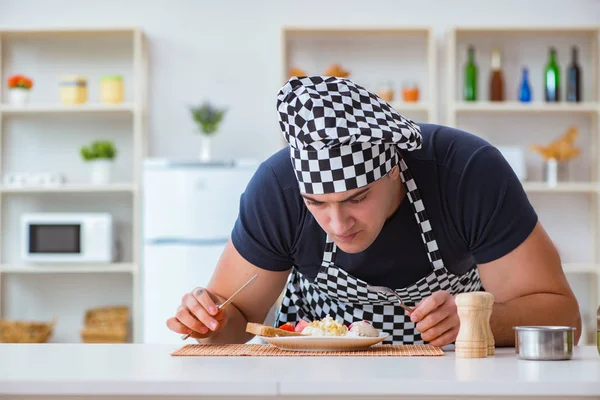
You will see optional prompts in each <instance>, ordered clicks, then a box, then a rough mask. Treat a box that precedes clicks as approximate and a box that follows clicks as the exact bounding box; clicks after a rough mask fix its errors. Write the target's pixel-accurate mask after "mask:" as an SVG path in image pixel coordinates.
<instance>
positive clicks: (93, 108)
mask: <svg viewBox="0 0 600 400" xmlns="http://www.w3.org/2000/svg"><path fill="white" fill-rule="evenodd" d="M134 110H135V106H134V104H133V103H124V104H114V105H112V104H101V103H99V104H93V103H92V104H90V103H87V104H78V105H63V104H28V105H25V106H12V105H9V104H1V105H0V112H1V113H2V114H4V115H22V114H65V113H128V114H131V113H133V112H134Z"/></svg>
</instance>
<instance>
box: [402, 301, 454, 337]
mask: <svg viewBox="0 0 600 400" xmlns="http://www.w3.org/2000/svg"><path fill="white" fill-rule="evenodd" d="M410 319H411V320H412V321H413V322H415V323H416V324H417V325H416V327H417V330H418V331H419V332H421V338H422V339H423V340H424V341H426V342H429V344H431V345H432V346H438V347H441V346H445V345H447V344H450V343H452V342H454V341H455V340H456V337H457V336H458V329H459V327H460V319H459V318H458V312H457V308H456V303H455V302H454V296H452V295H451V294H450V293H448V292H446V291H445V290H440V291H439V292H435V293H434V294H432V295H431V296H429V297H426V298H425V299H423V300H421V302H420V303H419V304H418V305H417V306H416V307H415V310H414V311H413V312H412V313H411V314H410Z"/></svg>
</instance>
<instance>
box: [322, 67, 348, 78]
mask: <svg viewBox="0 0 600 400" xmlns="http://www.w3.org/2000/svg"><path fill="white" fill-rule="evenodd" d="M325 75H326V76H335V77H337V78H348V77H349V76H350V71H348V70H347V69H344V68H343V67H342V66H341V65H340V64H331V65H330V66H329V67H327V69H326V70H325Z"/></svg>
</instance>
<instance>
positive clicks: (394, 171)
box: [388, 165, 400, 181]
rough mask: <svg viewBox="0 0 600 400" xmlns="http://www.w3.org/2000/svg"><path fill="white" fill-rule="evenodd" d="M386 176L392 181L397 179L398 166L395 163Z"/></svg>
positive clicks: (398, 175)
mask: <svg viewBox="0 0 600 400" xmlns="http://www.w3.org/2000/svg"><path fill="white" fill-rule="evenodd" d="M388 177H389V178H390V179H391V180H393V181H395V180H396V179H398V178H399V177H400V167H399V166H397V165H396V166H395V167H394V168H392V170H391V171H390V172H389V173H388Z"/></svg>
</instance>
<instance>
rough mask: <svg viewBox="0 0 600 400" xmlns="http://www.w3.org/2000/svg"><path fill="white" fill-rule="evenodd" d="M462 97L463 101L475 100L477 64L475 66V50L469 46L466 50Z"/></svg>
mask: <svg viewBox="0 0 600 400" xmlns="http://www.w3.org/2000/svg"><path fill="white" fill-rule="evenodd" d="M463 96H464V100H465V101H476V100H477V64H475V48H474V47H473V46H469V49H468V56H467V64H466V65H465V86H464V92H463Z"/></svg>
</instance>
